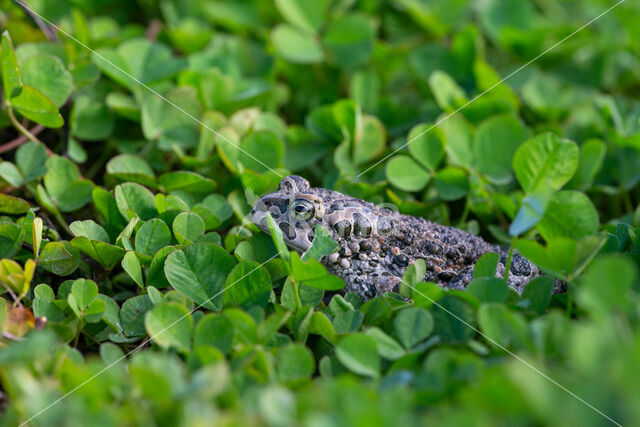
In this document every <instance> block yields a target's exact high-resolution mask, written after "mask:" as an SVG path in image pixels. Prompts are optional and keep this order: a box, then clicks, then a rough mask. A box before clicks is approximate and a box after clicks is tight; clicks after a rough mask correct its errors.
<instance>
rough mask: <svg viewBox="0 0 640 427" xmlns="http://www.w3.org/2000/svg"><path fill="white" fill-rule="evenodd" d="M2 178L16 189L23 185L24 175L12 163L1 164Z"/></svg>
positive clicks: (0, 174)
mask: <svg viewBox="0 0 640 427" xmlns="http://www.w3.org/2000/svg"><path fill="white" fill-rule="evenodd" d="M0 178H2V179H4V180H5V181H7V182H8V183H9V184H10V185H12V186H14V187H20V185H22V174H21V173H20V171H19V170H18V168H17V167H16V165H14V164H13V163H11V162H0Z"/></svg>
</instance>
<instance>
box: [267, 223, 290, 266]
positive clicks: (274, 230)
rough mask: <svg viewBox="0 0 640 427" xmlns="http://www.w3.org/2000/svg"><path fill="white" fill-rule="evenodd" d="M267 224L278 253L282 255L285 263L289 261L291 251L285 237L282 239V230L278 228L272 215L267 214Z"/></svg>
mask: <svg viewBox="0 0 640 427" xmlns="http://www.w3.org/2000/svg"><path fill="white" fill-rule="evenodd" d="M267 224H268V225H269V231H270V232H271V238H272V239H273V243H274V244H275V246H276V248H277V249H278V253H279V254H280V258H282V259H283V260H285V261H289V249H288V248H287V244H286V243H285V242H284V237H282V230H281V229H280V227H278V224H276V222H275V221H274V220H273V217H272V216H271V213H267Z"/></svg>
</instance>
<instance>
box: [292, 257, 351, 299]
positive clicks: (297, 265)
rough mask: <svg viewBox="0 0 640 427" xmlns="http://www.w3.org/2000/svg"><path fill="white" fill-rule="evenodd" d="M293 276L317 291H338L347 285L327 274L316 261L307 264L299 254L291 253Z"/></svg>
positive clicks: (312, 260)
mask: <svg viewBox="0 0 640 427" xmlns="http://www.w3.org/2000/svg"><path fill="white" fill-rule="evenodd" d="M291 276H292V277H293V278H294V280H296V281H297V282H301V283H304V284H306V285H309V286H311V287H314V288H316V289H322V290H327V291H336V290H338V289H342V288H344V286H345V284H344V282H343V281H342V279H340V278H339V277H337V276H333V275H331V274H328V273H327V270H326V269H325V267H324V266H323V265H322V264H320V263H319V262H318V261H316V260H314V259H310V260H309V261H307V262H305V261H302V260H301V259H300V257H299V256H298V254H297V253H295V252H292V253H291Z"/></svg>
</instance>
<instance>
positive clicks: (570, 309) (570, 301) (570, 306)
mask: <svg viewBox="0 0 640 427" xmlns="http://www.w3.org/2000/svg"><path fill="white" fill-rule="evenodd" d="M571 288H572V286H571V282H567V317H568V318H571V314H572V312H573V298H572V292H571Z"/></svg>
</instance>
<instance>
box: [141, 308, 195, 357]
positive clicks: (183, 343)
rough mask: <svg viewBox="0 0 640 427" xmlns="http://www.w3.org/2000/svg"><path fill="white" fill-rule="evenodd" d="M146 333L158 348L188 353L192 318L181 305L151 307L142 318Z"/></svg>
mask: <svg viewBox="0 0 640 427" xmlns="http://www.w3.org/2000/svg"><path fill="white" fill-rule="evenodd" d="M144 325H145V328H146V330H147V333H148V334H149V336H150V337H151V339H152V340H153V342H155V343H156V344H158V345H159V346H160V347H162V348H164V349H169V348H174V349H176V350H178V351H179V352H181V353H188V352H189V350H190V348H191V334H192V332H193V318H192V317H191V314H190V313H189V311H188V310H187V309H186V308H185V307H184V306H183V305H181V304H178V303H175V302H164V303H161V304H158V305H157V306H155V307H153V309H152V310H151V311H149V312H147V314H146V315H145V317H144Z"/></svg>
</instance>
